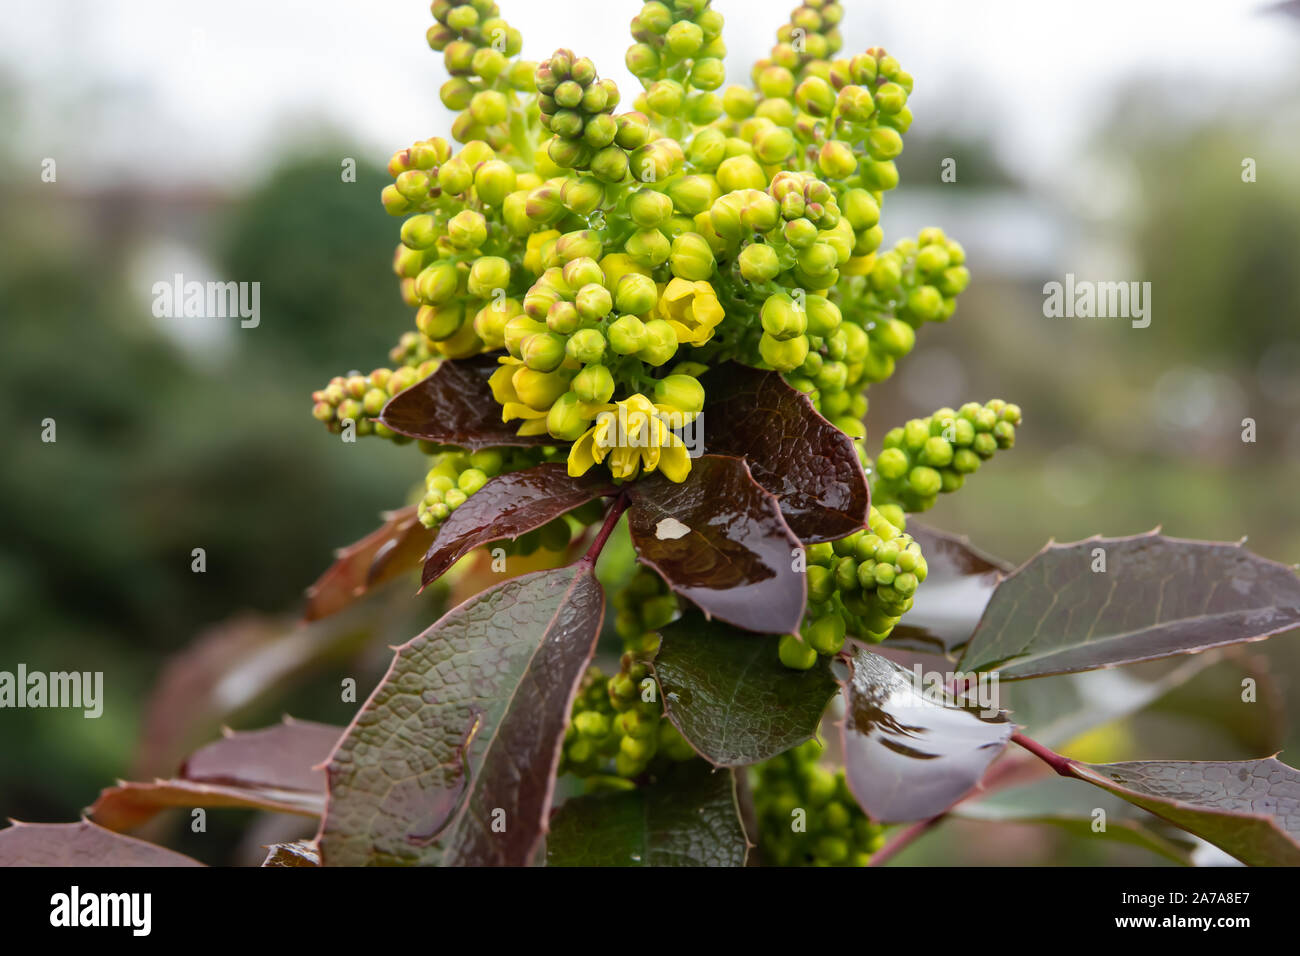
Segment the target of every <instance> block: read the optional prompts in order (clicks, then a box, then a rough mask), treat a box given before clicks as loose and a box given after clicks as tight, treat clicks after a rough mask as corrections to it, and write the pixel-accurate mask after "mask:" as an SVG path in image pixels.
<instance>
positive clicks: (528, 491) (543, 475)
mask: <svg viewBox="0 0 1300 956" xmlns="http://www.w3.org/2000/svg"><path fill="white" fill-rule="evenodd" d="M617 490H618V489H617V488H615V487H614V485H613V484H612V483H611V482H610V481H609V480H608V475H607V474H604V473H602V472H598V471H596V470H592V471H589V472H587V474H585V475H581V476H579V477H577V478H573V477H570V476H569V471H568V466H567V465H565V464H562V463H558V462H552V463H548V464H544V465H538V466H537V467H536V468H528V469H526V470H524V471H512V472H508V473H506V474H504V475H497V476H496V477H495V478H493V479H492V480H491V481H489V482H488V483H487V484H485V485H484V486H483V487H482V488H480V489H479V490H478V491H476V492H474V494H472V495H470V496H469V498H468V499H467V500H466V501H465V503H464V504H463V505H461V506H460V507H459V508H457V509H456V510H455V511H453V512H452V513H451V516H450V517H448V518H447V520H446V521H444V522H443V523H442V525H441V527H439V528H438V535H437V537H436V538H435V539H434V540H433V543H432V544H431V545H430V547H429V553H428V555H427V556H426V557H425V561H424V573H423V574H422V575H421V582H422V583H423V584H425V585H427V584H430V583H432V582H433V581H436V580H437V579H438V578H439V577H441V576H442V575H443V574H444V573H445V572H446V571H447V569H448V568H450V567H451V566H452V565H453V564H455V563H456V562H457V561H459V560H460V559H461V558H463V557H464V556H465V555H467V554H469V552H471V551H473V550H474V549H475V548H477V547H478V546H479V545H482V544H487V543H488V542H489V541H497V540H500V539H501V538H517V537H519V536H520V535H521V534H524V533H526V532H528V531H532V530H533V529H535V528H540V527H541V526H542V525H544V524H546V523H547V522H549V521H552V520H554V519H555V518H558V517H560V516H561V515H563V514H567V513H568V512H570V511H572V510H573V509H574V508H578V507H580V506H582V505H585V504H586V503H587V502H588V501H591V500H592V499H594V498H599V497H601V496H602V495H612V494H614V493H615V492H617Z"/></svg>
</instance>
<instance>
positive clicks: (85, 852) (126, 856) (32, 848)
mask: <svg viewBox="0 0 1300 956" xmlns="http://www.w3.org/2000/svg"><path fill="white" fill-rule="evenodd" d="M9 822H10V824H11V825H10V826H8V827H6V828H5V829H4V830H0V867H4V866H75V867H87V866H202V865H203V864H202V863H200V862H199V861H198V860H194V859H191V858H190V857H188V856H185V855H184V854H183V853H176V852H175V851H173V850H168V849H166V848H165V847H161V846H155V845H154V844H152V843H146V842H145V841H144V840H137V839H136V838H135V837H129V836H122V834H120V833H114V832H113V831H112V830H105V829H104V828H103V827H101V826H99V825H98V824H94V823H91V822H90V821H89V820H82V821H81V822H80V823H21V822H19V821H18V820H11V821H9Z"/></svg>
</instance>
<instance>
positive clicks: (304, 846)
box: [262, 840, 320, 866]
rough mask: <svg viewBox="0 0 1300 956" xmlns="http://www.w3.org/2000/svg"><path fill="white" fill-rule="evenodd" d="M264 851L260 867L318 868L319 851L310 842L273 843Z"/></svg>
mask: <svg viewBox="0 0 1300 956" xmlns="http://www.w3.org/2000/svg"><path fill="white" fill-rule="evenodd" d="M266 849H267V854H266V860H265V861H264V862H263V863H262V866H320V851H319V850H317V849H316V844H315V843H312V842H311V841H310V840H296V841H294V842H293V843H274V844H272V845H271V846H269V847H267V848H266Z"/></svg>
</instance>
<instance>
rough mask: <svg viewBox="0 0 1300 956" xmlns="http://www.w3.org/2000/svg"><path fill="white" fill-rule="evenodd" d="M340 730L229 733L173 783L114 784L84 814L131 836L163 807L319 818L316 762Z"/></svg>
mask: <svg viewBox="0 0 1300 956" xmlns="http://www.w3.org/2000/svg"><path fill="white" fill-rule="evenodd" d="M342 733H343V728H342V727H331V726H329V725H327V724H316V723H310V722H307V721H295V720H286V721H285V722H284V723H282V724H280V725H279V726H276V727H268V728H266V729H264V730H254V731H248V732H245V733H232V734H230V735H229V736H226V737H224V738H222V739H221V740H217V741H214V742H213V743H210V744H208V745H207V746H206V747H203V748H201V749H200V750H198V751H197V752H196V753H195V754H194V755H193V756H191V757H190V759H189V760H187V761H186V762H185V766H183V767H182V768H181V770H180V773H179V774H178V775H177V777H176V778H175V779H172V780H155V781H153V782H152V783H143V782H142V783H120V784H118V785H117V786H115V787H109V788H107V789H105V790H104V791H103V792H101V793H100V795H99V799H97V800H96V801H95V803H94V805H93V806H92V807H91V808H90V809H89V811H88V814H89V816H91V817H93V818H94V820H95V822H96V823H99V824H100V825H102V826H105V827H107V828H108V829H110V830H118V831H123V830H133V829H135V828H136V827H138V826H141V825H142V824H144V823H146V822H147V821H148V820H150V819H152V818H153V816H154V815H155V814H157V813H158V812H159V811H160V810H163V809H166V808H167V807H238V808H243V809H255V810H269V811H273V812H279V813H296V814H300V815H303V816H320V814H321V812H322V811H323V809H324V806H325V773H324V770H323V769H322V768H321V766H320V765H321V764H323V763H324V761H325V760H326V759H327V758H328V757H329V755H330V751H331V750H333V749H334V745H335V744H336V743H337V742H338V739H339V737H340V736H341V735H342Z"/></svg>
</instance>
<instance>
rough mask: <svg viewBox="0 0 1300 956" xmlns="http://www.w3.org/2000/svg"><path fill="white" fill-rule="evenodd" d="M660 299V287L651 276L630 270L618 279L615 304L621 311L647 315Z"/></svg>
mask: <svg viewBox="0 0 1300 956" xmlns="http://www.w3.org/2000/svg"><path fill="white" fill-rule="evenodd" d="M658 301H659V289H658V287H657V286H656V285H655V281H654V280H653V279H651V278H650V277H649V276H643V275H640V274H638V273H635V272H629V273H628V274H627V275H625V276H623V277H622V278H621V279H619V280H618V286H617V288H616V289H615V292H614V305H615V306H617V308H618V311H619V312H626V313H630V314H632V315H645V314H646V313H648V312H649V311H650V310H651V309H653V308H654V307H655V304H656V303H657V302H658ZM606 312H608V310H606ZM602 314H604V313H602Z"/></svg>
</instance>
